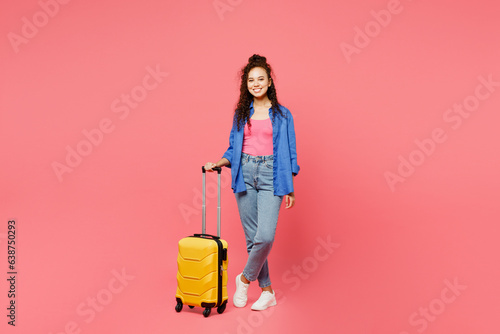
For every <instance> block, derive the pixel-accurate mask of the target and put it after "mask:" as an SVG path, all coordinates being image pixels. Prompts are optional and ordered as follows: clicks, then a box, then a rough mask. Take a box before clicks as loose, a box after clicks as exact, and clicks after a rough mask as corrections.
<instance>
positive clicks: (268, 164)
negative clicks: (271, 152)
mask: <svg viewBox="0 0 500 334" xmlns="http://www.w3.org/2000/svg"><path fill="white" fill-rule="evenodd" d="M264 166H266V167H267V168H269V169H273V161H272V160H264Z"/></svg>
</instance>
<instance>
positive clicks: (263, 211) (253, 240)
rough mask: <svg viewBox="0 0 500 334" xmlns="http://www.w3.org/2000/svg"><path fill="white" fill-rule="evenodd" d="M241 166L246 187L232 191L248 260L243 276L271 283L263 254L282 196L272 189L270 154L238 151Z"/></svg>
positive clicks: (269, 242)
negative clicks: (244, 189)
mask: <svg viewBox="0 0 500 334" xmlns="http://www.w3.org/2000/svg"><path fill="white" fill-rule="evenodd" d="M241 168H242V171H243V177H244V179H245V185H246V188H247V190H246V191H243V192H239V193H235V196H236V202H237V204H238V211H239V212H240V219H241V224H242V225H243V231H244V232H245V239H246V243H247V251H248V260H247V263H246V265H245V269H243V276H245V277H246V279H248V280H249V281H255V280H256V279H258V280H259V286H260V287H261V288H265V287H268V286H270V285H271V280H270V278H269V268H268V264H267V256H268V255H269V252H270V251H271V247H272V245H273V242H274V234H275V232H276V225H277V223H278V214H279V211H280V206H281V202H282V200H283V196H275V195H274V188H273V156H272V155H262V156H252V155H248V154H246V153H242V156H241Z"/></svg>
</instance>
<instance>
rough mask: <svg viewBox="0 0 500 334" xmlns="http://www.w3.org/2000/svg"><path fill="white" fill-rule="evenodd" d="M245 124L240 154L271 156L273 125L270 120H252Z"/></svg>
mask: <svg viewBox="0 0 500 334" xmlns="http://www.w3.org/2000/svg"><path fill="white" fill-rule="evenodd" d="M251 122H252V127H251V128H250V129H249V128H248V123H247V124H245V130H244V137H243V148H242V150H241V151H242V152H243V153H246V154H250V155H273V125H272V123H271V119H270V118H266V119H261V120H255V119H252V120H251Z"/></svg>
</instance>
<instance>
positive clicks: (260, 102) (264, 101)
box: [253, 96, 272, 108]
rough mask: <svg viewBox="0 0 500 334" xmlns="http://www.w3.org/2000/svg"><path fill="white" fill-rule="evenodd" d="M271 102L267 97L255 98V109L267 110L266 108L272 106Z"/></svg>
mask: <svg viewBox="0 0 500 334" xmlns="http://www.w3.org/2000/svg"><path fill="white" fill-rule="evenodd" d="M271 104H272V103H271V100H269V98H268V97H267V96H263V97H261V98H256V97H254V98H253V106H254V108H261V107H262V108H265V107H266V106H269V105H271Z"/></svg>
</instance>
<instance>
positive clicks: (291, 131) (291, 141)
mask: <svg viewBox="0 0 500 334" xmlns="http://www.w3.org/2000/svg"><path fill="white" fill-rule="evenodd" d="M287 127H288V147H289V149H290V160H291V163H292V174H293V175H294V176H295V175H297V174H299V170H300V166H299V165H298V164H297V147H296V141H295V128H294V124H293V116H292V113H291V112H288V120H287Z"/></svg>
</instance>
